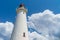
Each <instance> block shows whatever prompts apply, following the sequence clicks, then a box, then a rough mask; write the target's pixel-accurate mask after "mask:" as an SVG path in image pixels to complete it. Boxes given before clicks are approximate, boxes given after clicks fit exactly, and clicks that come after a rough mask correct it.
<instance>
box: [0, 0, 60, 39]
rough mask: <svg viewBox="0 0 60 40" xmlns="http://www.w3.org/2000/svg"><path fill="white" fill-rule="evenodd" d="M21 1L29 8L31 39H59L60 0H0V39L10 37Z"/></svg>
mask: <svg viewBox="0 0 60 40" xmlns="http://www.w3.org/2000/svg"><path fill="white" fill-rule="evenodd" d="M21 3H24V5H25V7H26V9H27V10H28V13H27V16H28V28H29V38H30V40H40V39H42V40H59V38H60V31H59V30H60V0H0V40H3V39H4V40H8V39H9V38H10V35H11V32H12V29H13V27H14V22H15V20H16V15H17V13H16V8H18V6H19V5H20V4H21ZM30 32H31V33H30Z"/></svg>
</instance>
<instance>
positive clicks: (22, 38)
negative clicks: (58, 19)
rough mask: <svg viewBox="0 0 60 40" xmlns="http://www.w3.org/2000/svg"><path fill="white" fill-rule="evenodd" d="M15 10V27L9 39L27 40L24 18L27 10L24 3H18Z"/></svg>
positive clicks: (25, 19) (25, 20)
mask: <svg viewBox="0 0 60 40" xmlns="http://www.w3.org/2000/svg"><path fill="white" fill-rule="evenodd" d="M16 12H17V17H16V22H15V27H14V29H13V32H12V35H11V40H29V38H28V27H27V18H26V14H27V10H26V8H25V6H24V4H21V5H19V7H18V8H17V10H16Z"/></svg>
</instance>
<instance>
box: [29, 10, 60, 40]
mask: <svg viewBox="0 0 60 40" xmlns="http://www.w3.org/2000/svg"><path fill="white" fill-rule="evenodd" d="M28 27H29V28H33V29H35V30H36V31H37V32H38V33H41V34H40V35H43V36H46V35H48V36H49V37H48V38H47V39H48V40H59V38H60V14H54V13H53V11H50V10H45V11H44V12H40V13H35V14H32V15H31V16H28Z"/></svg>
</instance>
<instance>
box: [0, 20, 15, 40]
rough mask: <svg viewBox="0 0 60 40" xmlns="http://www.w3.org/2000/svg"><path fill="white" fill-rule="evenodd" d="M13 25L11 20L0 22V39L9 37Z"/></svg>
mask: <svg viewBox="0 0 60 40" xmlns="http://www.w3.org/2000/svg"><path fill="white" fill-rule="evenodd" d="M13 27H14V24H13V23H12V22H8V21H7V22H5V23H0V40H3V39H4V38H5V39H8V38H10V36H11V33H12V30H13ZM1 37H2V38H1Z"/></svg>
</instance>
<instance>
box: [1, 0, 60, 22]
mask: <svg viewBox="0 0 60 40" xmlns="http://www.w3.org/2000/svg"><path fill="white" fill-rule="evenodd" d="M21 3H24V4H25V6H26V8H27V9H28V15H31V14H32V13H37V12H42V11H44V10H46V9H49V10H52V11H53V12H54V13H55V14H56V13H60V0H0V19H1V20H0V22H1V21H2V22H5V21H11V22H14V21H15V16H16V8H17V7H18V6H19V4H21Z"/></svg>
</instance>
